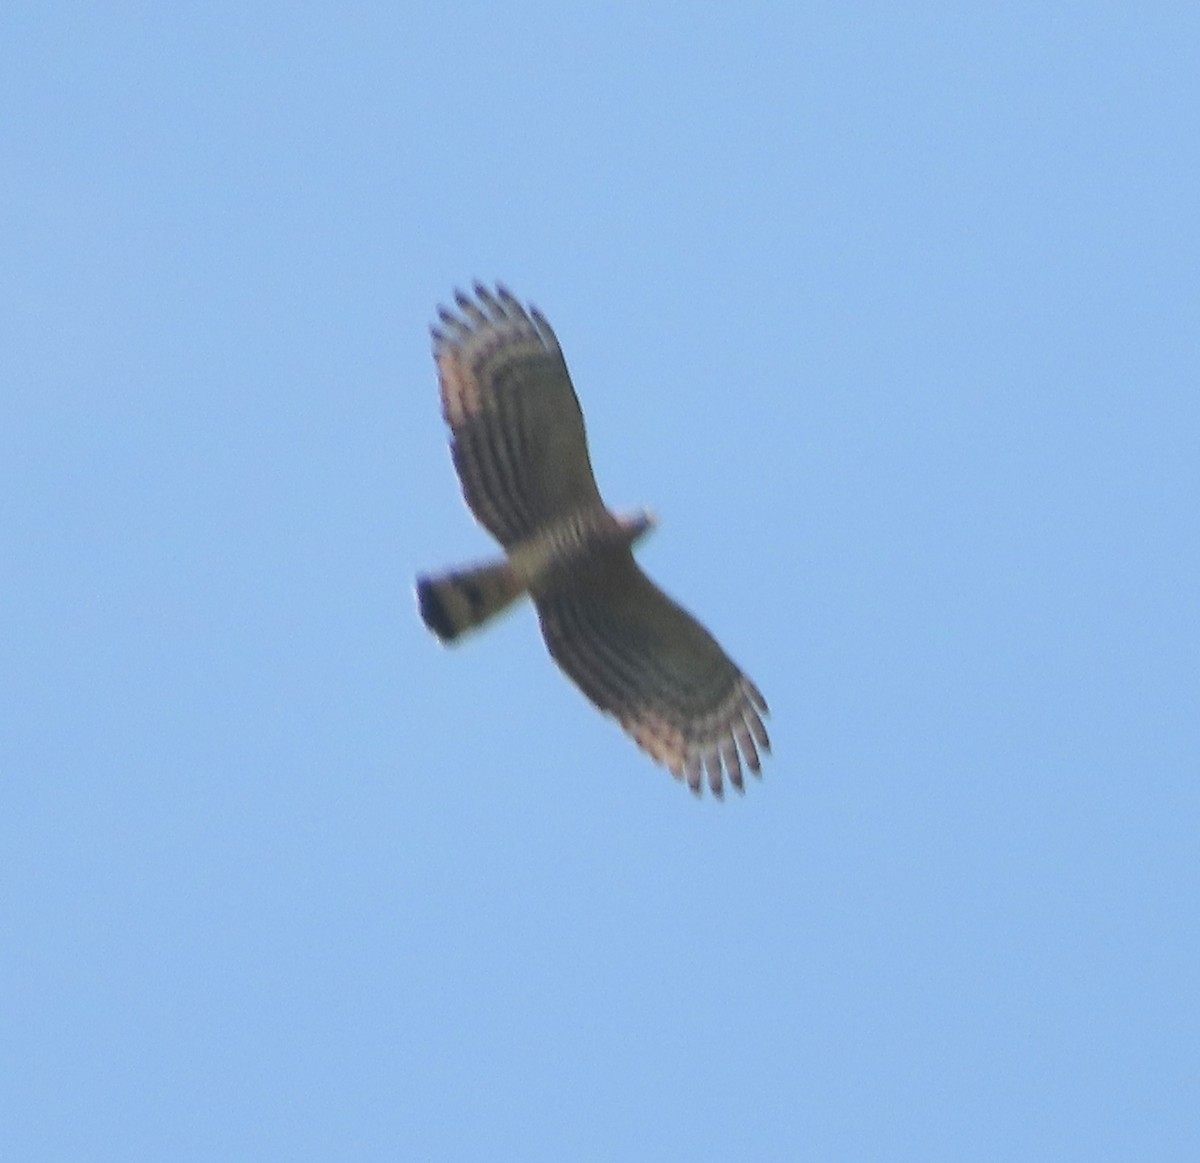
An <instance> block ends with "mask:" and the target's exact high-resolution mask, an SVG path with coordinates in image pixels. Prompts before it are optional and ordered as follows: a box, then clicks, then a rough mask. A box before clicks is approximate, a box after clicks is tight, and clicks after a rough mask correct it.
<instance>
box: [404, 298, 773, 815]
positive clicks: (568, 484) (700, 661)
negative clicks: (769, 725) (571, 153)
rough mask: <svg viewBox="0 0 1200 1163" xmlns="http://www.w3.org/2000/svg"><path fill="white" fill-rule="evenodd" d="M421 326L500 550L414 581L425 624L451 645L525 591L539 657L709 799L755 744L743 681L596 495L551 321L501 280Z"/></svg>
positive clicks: (459, 448)
mask: <svg viewBox="0 0 1200 1163" xmlns="http://www.w3.org/2000/svg"><path fill="white" fill-rule="evenodd" d="M455 302H456V304H457V307H458V310H457V312H455V311H450V310H448V309H446V308H445V307H441V308H439V313H438V314H439V322H438V323H437V324H435V325H434V327H433V328H432V332H433V356H434V359H435V361H436V362H437V369H438V378H439V381H440V384H441V396H442V413H443V415H444V416H445V419H446V423H447V424H448V425H449V428H450V437H451V449H452V452H453V458H454V467H455V468H456V469H457V470H458V476H459V479H460V480H461V482H462V489H463V494H464V496H465V498H466V502H467V505H468V507H469V508H470V510H471V512H472V513H473V514H474V515H475V517H476V519H477V520H478V521H479V523H480V524H481V525H483V527H484V528H485V529H487V531H488V532H489V533H491V534H492V536H493V537H495V538H496V540H497V541H499V542H500V544H501V546H502V547H503V548H504V552H505V556H504V558H503V560H500V561H496V562H494V563H490V564H486V565H481V566H475V567H468V568H464V569H459V570H454V571H452V572H450V573H445V574H442V575H440V576H435V577H421V578H418V579H417V596H418V601H419V605H420V610H421V617H422V618H423V619H424V620H425V624H426V625H427V626H428V627H429V628H430V629H431V630H432V631H433V632H434V633H435V634H436V635H437V636H438V637H439V638H440V639H441V640H442V641H443V642H453V641H455V640H456V639H457V638H458V637H459V636H460V635H461V634H463V633H464V632H465V631H468V630H472V629H474V628H475V627H477V626H480V625H482V624H483V623H485V622H487V621H488V620H489V619H491V618H493V617H494V616H495V615H497V614H499V613H500V612H501V611H503V610H505V609H506V608H507V607H509V606H510V605H511V604H512V603H513V602H515V601H516V600H517V599H518V598H520V597H522V596H523V595H525V594H528V595H529V596H530V597H531V598H532V599H533V604H534V606H535V607H536V609H537V614H538V619H539V621H540V623H541V628H542V636H543V637H544V638H545V640H546V645H547V647H549V650H550V654H551V656H552V657H553V659H554V661H555V662H557V663H558V665H559V666H560V667H561V668H562V670H563V671H564V672H565V673H566V675H567V677H568V678H569V679H571V681H572V682H574V683H575V685H576V686H578V687H579V689H580V690H581V691H582V692H583V693H584V694H585V695H586V696H587V697H588V698H589V699H590V700H591V701H592V702H593V703H594V704H595V705H596V706H597V707H598V708H599V709H600V710H601V711H603V712H605V713H606V714H608V715H612V716H613V717H614V718H615V719H617V721H618V722H619V723H620V724H621V726H622V727H623V728H624V729H625V731H627V732H628V733H629V734H630V735H631V736H632V737H633V739H634V740H635V741H636V742H637V743H638V745H639V746H640V747H641V748H642V749H643V750H645V751H646V752H648V753H649V754H650V755H651V756H652V757H653V758H654V759H655V760H656V761H657V762H659V763H662V764H664V765H665V766H666V767H668V768H669V769H670V771H671V772H672V774H673V775H674V776H675V777H676V778H677V779H685V780H686V781H687V784H688V787H690V788H691V790H692V791H693V792H694V793H696V794H697V795H699V794H700V792H701V789H702V787H703V784H704V782H705V781H707V783H708V787H709V788H710V790H711V791H712V793H713V794H714V795H715V796H717V797H718V798H720V797H721V796H722V795H723V792H724V788H723V783H722V776H723V775H724V777H725V778H727V779H728V780H729V782H730V783H731V784H732V785H733V786H734V787H735V788H736V789H737V790H738V791H739V792H740V791H744V790H745V783H744V778H743V764H744V765H745V767H748V768H749V769H750V771H752V772H753V773H754V774H755V775H758V774H759V769H760V763H759V755H760V753H761V752H766V751H769V750H770V742H769V740H768V738H767V731H766V728H765V727H764V726H763V721H762V716H763V715H765V714H766V713H767V704H766V701H765V700H764V699H763V696H762V695H761V694H760V693H759V690H758V688H757V687H756V686H755V685H754V683H752V682H751V681H750V679H749V678H747V677H746V675H745V674H743V673H742V671H741V670H740V669H739V668H738V667H737V665H736V664H735V663H734V662H733V660H732V659H731V658H730V657H729V656H728V655H727V654H726V653H725V651H724V650H722V649H721V647H720V646H719V645H718V644H717V641H716V639H715V638H713V636H712V635H711V634H710V633H709V632H708V631H707V630H706V629H705V628H704V627H703V626H702V625H701V624H700V623H699V622H698V621H697V620H696V619H695V618H693V617H692V615H691V614H689V613H688V612H687V611H686V610H685V609H683V607H682V606H680V605H678V604H677V603H676V602H674V601H673V600H672V599H671V598H669V597H668V596H667V595H666V594H665V593H664V592H663V591H662V590H661V589H659V588H658V586H657V585H655V584H654V582H652V581H651V580H650V578H648V577H647V576H646V575H645V574H644V573H643V572H642V570H641V569H640V568H639V566H638V564H637V562H636V561H635V560H634V557H633V545H634V543H635V542H636V541H637V540H638V539H639V538H641V537H642V536H643V535H644V534H645V533H646V532H647V531H648V530H649V529H650V528H651V526H652V525H653V523H654V521H653V518H652V517H651V516H650V514H649V513H647V512H645V511H643V512H640V513H637V514H634V515H631V516H620V515H617V514H615V513H612V512H610V511H609V509H608V508H607V507H606V506H605V504H604V501H603V500H602V499H601V497H600V490H599V488H598V487H597V485H596V479H595V477H594V476H593V475H592V465H591V461H590V459H589V457H588V448H587V440H586V437H585V434H584V426H583V413H582V412H581V411H580V408H579V401H578V400H577V399H576V396H575V390H574V388H573V387H572V385H571V377H570V375H569V374H568V372H567V365H566V361H565V360H564V359H563V354H562V350H561V348H560V347H559V345H558V340H557V339H556V338H555V335H554V332H553V331H552V330H551V329H550V324H549V323H547V322H546V320H545V318H544V317H543V316H542V315H541V314H540V313H539V312H538V311H537V310H536V309H535V308H530V309H528V310H527V309H526V308H525V307H523V306H522V305H521V304H520V303H519V302H518V301H517V299H516V298H514V296H513V295H512V294H511V293H510V292H509V291H508V290H507V289H506V288H505V287H503V286H498V287H497V288H496V290H495V291H491V290H489V289H488V288H486V287H484V286H483V285H481V284H479V283H476V284H475V294H474V296H473V297H471V296H468V295H465V294H463V293H462V292H461V291H459V292H457V293H456V294H455Z"/></svg>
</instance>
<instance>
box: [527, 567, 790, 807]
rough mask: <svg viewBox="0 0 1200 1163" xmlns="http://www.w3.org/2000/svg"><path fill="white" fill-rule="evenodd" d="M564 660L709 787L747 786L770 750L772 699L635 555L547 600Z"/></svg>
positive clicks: (544, 620)
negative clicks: (748, 774) (766, 719)
mask: <svg viewBox="0 0 1200 1163" xmlns="http://www.w3.org/2000/svg"><path fill="white" fill-rule="evenodd" d="M537 610H538V617H539V618H540V620H541V625H542V634H543V636H544V637H545V639H546V645H547V646H548V647H549V648H550V653H551V655H552V656H553V657H554V660H555V662H557V663H558V665H559V666H560V667H561V668H562V669H563V671H565V672H566V674H567V676H568V677H569V678H570V679H571V680H572V681H573V682H574V683H575V684H576V685H577V686H578V687H579V689H580V690H582V691H583V693H584V694H585V695H587V697H588V698H589V699H591V701H592V702H593V703H595V704H596V706H597V707H599V708H600V710H602V711H605V712H606V713H608V714H610V715H613V716H614V717H615V718H616V719H617V720H618V721H619V722H620V724H621V726H622V727H623V728H624V729H625V730H626V731H627V732H628V733H629V734H630V735H631V736H633V738H634V739H635V740H636V741H637V743H638V745H639V746H640V747H641V748H642V749H643V750H645V751H647V752H648V753H649V754H650V755H651V756H653V758H654V759H656V760H657V761H658V762H659V763H662V764H665V765H666V766H667V767H668V768H670V770H671V772H672V774H674V775H675V777H676V778H677V779H678V778H686V780H687V782H688V786H689V787H690V788H691V789H692V791H693V792H696V793H699V791H700V790H701V785H702V780H703V779H704V778H707V781H708V786H709V788H710V789H711V790H712V792H713V794H714V795H717V796H720V795H721V794H722V792H723V785H722V769H723V770H724V774H725V775H726V776H727V777H728V779H729V782H730V783H732V784H733V786H734V787H735V788H737V790H738V791H742V790H743V788H744V777H743V768H742V764H743V761H744V762H745V765H746V766H747V767H749V769H750V770H751V771H752V772H753V773H754V774H755V775H758V773H759V750H760V749H761V750H763V751H769V750H770V741H769V739H768V737H767V730H766V728H765V727H764V726H763V721H762V715H763V714H765V713H766V711H767V704H766V701H765V700H764V699H763V697H762V695H761V694H760V693H759V690H758V688H757V687H756V686H755V685H754V684H753V683H752V682H751V681H750V680H749V679H748V678H747V677H746V676H745V675H744V674H743V673H742V672H741V671H740V670H739V669H738V667H737V666H736V664H735V663H734V662H733V660H732V659H731V658H730V657H729V656H728V655H727V654H726V653H725V651H724V650H722V649H721V647H720V646H719V645H718V643H717V641H716V640H715V639H714V638H713V636H712V635H711V634H709V632H708V631H707V630H706V629H705V628H704V627H703V626H702V625H701V624H700V623H699V622H698V621H697V620H696V619H695V618H693V617H692V615H691V614H689V613H688V612H687V611H686V610H685V609H683V607H681V606H679V605H677V604H676V603H675V602H674V601H672V600H671V599H670V598H669V597H668V596H667V595H666V594H665V593H663V591H662V590H661V589H659V588H658V586H656V585H655V584H654V582H652V581H651V580H650V579H649V578H648V577H647V576H646V575H645V574H644V573H643V572H642V571H641V569H640V568H639V567H638V565H637V564H636V563H635V562H634V560H633V557H632V555H628V556H627V557H626V558H624V559H623V560H621V561H620V562H619V563H618V562H614V563H612V564H611V566H610V567H608V568H606V569H604V570H603V571H602V572H600V573H599V574H596V575H588V576H581V577H580V579H579V581H578V583H577V584H575V585H572V586H571V587H570V588H567V589H564V590H561V591H559V592H556V593H554V594H551V595H549V596H547V597H546V598H544V599H541V598H539V599H538V600H537Z"/></svg>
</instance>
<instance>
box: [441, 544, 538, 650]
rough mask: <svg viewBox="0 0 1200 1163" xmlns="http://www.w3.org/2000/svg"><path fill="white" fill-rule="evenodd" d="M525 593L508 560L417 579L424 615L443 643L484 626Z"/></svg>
mask: <svg viewBox="0 0 1200 1163" xmlns="http://www.w3.org/2000/svg"><path fill="white" fill-rule="evenodd" d="M524 592H525V588H524V586H522V585H521V584H520V583H519V582H518V581H517V579H516V576H515V574H514V573H513V569H512V566H511V565H509V563H508V562H507V561H502V562H498V563H497V564H495V565H480V566H476V567H475V568H474V569H456V570H454V571H453V572H452V573H446V574H442V575H441V577H419V578H417V601H418V602H419V603H420V607H421V617H422V618H423V619H424V621H425V625H426V626H428V627H429V629H430V630H432V631H433V632H434V633H435V634H436V635H437V636H438V637H439V638H440V639H441V640H442V641H443V642H453V641H454V640H455V639H456V638H457V637H459V635H460V634H465V633H466V632H467V631H468V630H474V629H475V627H477V626H482V625H483V623H484V622H486V621H488V620H489V619H491V618H494V617H495V616H496V615H497V614H500V613H502V612H503V611H504V610H506V609H507V608H508V607H509V606H510V605H512V603H513V602H515V601H516V600H517V598H519V597H520V596H521V595H522V594H523V593H524Z"/></svg>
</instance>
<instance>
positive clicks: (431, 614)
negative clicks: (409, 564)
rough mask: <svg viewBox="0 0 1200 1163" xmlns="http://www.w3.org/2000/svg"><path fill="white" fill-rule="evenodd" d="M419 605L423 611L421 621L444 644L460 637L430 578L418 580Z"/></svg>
mask: <svg viewBox="0 0 1200 1163" xmlns="http://www.w3.org/2000/svg"><path fill="white" fill-rule="evenodd" d="M417 604H418V606H419V607H420V610H421V620H422V621H423V622H424V623H425V625H426V626H428V627H429V629H430V630H432V631H433V632H434V633H435V634H436V635H437V636H438V637H439V638H440V639H441V640H442V641H443V642H452V641H453V640H454V639H455V638H456V637H457V636H458V631H457V630H456V629H455V627H454V623H453V622H451V621H450V616H449V614H447V613H446V607H445V605H443V603H442V599H441V598H440V597H439V596H438V592H437V590H436V589H435V588H434V585H433V582H431V581H430V580H429V579H428V578H425V577H419V578H417Z"/></svg>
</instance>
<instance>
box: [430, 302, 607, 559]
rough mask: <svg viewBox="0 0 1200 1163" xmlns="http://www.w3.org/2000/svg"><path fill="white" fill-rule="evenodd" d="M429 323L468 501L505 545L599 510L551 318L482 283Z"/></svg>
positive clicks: (579, 414)
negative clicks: (565, 518) (588, 510)
mask: <svg viewBox="0 0 1200 1163" xmlns="http://www.w3.org/2000/svg"><path fill="white" fill-rule="evenodd" d="M455 302H456V303H457V306H458V312H457V313H455V312H452V311H449V310H447V309H446V308H445V307H442V308H440V310H439V319H440V322H439V323H438V324H437V325H435V326H434V327H433V328H432V331H433V354H434V359H435V360H436V361H437V367H438V376H439V379H440V382H441V393H442V412H443V414H444V415H445V417H446V423H447V424H449V426H450V431H451V449H452V451H453V455H454V466H455V468H456V469H457V470H458V476H459V479H460V480H461V481H462V487H463V495H464V496H465V497H466V501H467V505H468V506H469V507H470V509H471V512H472V513H474V514H475V517H476V518H477V519H478V521H479V522H480V524H482V525H483V526H484V528H485V529H487V530H488V532H490V533H491V534H492V536H493V537H495V538H496V539H497V540H498V541H499V542H500V543H501V545H503V546H505V547H506V548H508V547H509V546H512V545H514V544H515V543H517V542H519V541H523V540H525V539H526V538H529V537H532V536H534V535H535V534H536V533H538V532H539V531H541V530H543V529H544V528H545V527H546V526H547V525H548V524H550V523H551V522H553V521H554V520H555V519H556V518H558V517H561V516H565V515H567V514H568V513H571V512H573V511H577V510H579V509H581V508H584V507H588V506H602V505H603V502H602V500H601V499H600V490H599V489H598V488H597V487H596V479H595V477H594V476H593V475H592V465H591V460H590V459H589V457H588V450H587V439H586V437H585V434H584V427H583V413H582V411H581V410H580V408H579V401H578V399H576V397H575V390H574V388H573V387H572V386H571V377H570V375H569V374H568V372H567V365H566V361H565V360H564V359H563V354H562V350H561V349H560V348H559V346H558V340H557V339H556V338H555V335H554V332H553V331H552V330H551V329H550V324H549V323H547V322H546V320H545V319H544V318H543V317H542V315H541V314H539V313H538V311H537V310H536V309H534V310H530V311H526V310H525V308H524V307H522V306H521V304H520V303H519V302H517V300H516V299H515V298H514V297H513V296H512V294H510V293H509V291H507V290H506V289H505V288H504V287H497V289H496V291H495V292H494V293H493V292H491V291H489V290H488V289H487V288H486V287H484V286H482V285H481V284H479V283H476V284H475V297H474V298H470V297H468V296H467V295H465V294H463V293H462V292H461V291H459V292H457V293H456V295H455Z"/></svg>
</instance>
